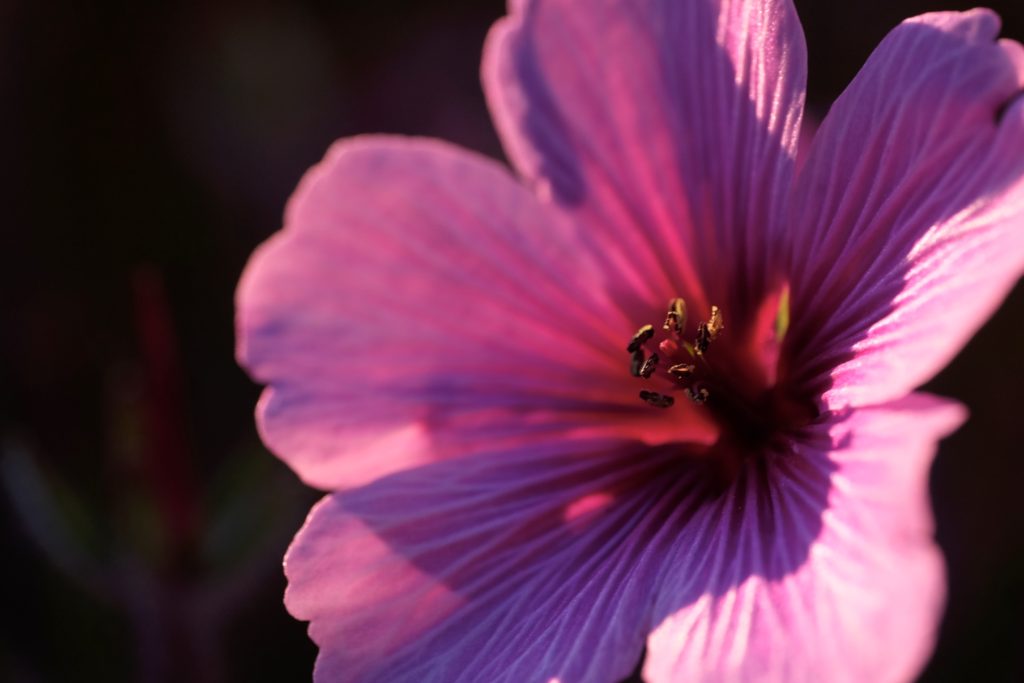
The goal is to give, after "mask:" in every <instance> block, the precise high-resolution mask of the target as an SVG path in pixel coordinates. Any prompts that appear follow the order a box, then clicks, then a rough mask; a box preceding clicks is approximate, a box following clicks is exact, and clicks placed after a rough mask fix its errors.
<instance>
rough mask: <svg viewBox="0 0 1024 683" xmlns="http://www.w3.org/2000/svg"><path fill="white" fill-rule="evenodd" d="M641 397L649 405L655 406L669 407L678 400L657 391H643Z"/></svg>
mask: <svg viewBox="0 0 1024 683" xmlns="http://www.w3.org/2000/svg"><path fill="white" fill-rule="evenodd" d="M640 398H641V399H642V400H643V401H645V402H646V403H647V404H648V405H652V406H654V407H655V408H668V407H669V406H671V405H672V404H673V403H675V402H676V400H675V399H674V398H672V397H671V396H666V395H665V394H659V393H658V392H656V391H641V392H640Z"/></svg>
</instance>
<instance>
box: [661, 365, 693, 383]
mask: <svg viewBox="0 0 1024 683" xmlns="http://www.w3.org/2000/svg"><path fill="white" fill-rule="evenodd" d="M696 369H697V366H696V365H690V364H689V363H679V364H677V365H673V366H672V367H670V368H669V369H668V374H670V375H672V376H673V377H675V378H676V379H689V378H691V377H693V373H694V371H696Z"/></svg>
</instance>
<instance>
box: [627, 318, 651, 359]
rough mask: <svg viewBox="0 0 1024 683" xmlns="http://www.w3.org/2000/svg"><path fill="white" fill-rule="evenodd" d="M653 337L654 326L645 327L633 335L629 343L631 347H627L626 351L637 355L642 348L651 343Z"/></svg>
mask: <svg viewBox="0 0 1024 683" xmlns="http://www.w3.org/2000/svg"><path fill="white" fill-rule="evenodd" d="M653 336H654V326H653V325H644V326H643V327H641V328H640V329H639V330H637V331H636V334H634V335H633V338H632V339H631V340H630V341H629V346H627V347H626V350H627V351H629V352H630V353H636V352H637V351H639V350H640V347H641V346H643V345H644V344H646V343H647V342H648V341H650V340H651V337H653Z"/></svg>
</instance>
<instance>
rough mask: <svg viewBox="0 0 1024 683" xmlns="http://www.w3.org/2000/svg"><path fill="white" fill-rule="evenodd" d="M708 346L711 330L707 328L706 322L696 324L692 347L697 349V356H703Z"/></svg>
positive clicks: (709, 344)
mask: <svg viewBox="0 0 1024 683" xmlns="http://www.w3.org/2000/svg"><path fill="white" fill-rule="evenodd" d="M709 346H711V331H710V330H708V324H707V323H701V324H700V325H697V338H696V339H695V340H694V342H693V348H694V349H695V350H696V351H697V355H698V356H703V355H704V352H706V351H707V350H708V347H709Z"/></svg>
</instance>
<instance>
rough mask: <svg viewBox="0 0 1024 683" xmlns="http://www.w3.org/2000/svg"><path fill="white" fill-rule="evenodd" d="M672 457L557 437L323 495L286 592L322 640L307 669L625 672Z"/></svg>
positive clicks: (396, 678)
mask: <svg viewBox="0 0 1024 683" xmlns="http://www.w3.org/2000/svg"><path fill="white" fill-rule="evenodd" d="M674 463H678V459H676V458H672V457H670V453H669V452H667V451H664V450H663V451H661V452H654V451H651V450H650V449H648V448H646V447H643V446H640V445H638V444H635V443H634V444H623V443H611V442H591V443H588V444H577V445H573V446H567V445H564V444H560V445H559V446H558V447H557V448H556V449H547V448H530V449H525V450H519V451H503V452H494V453H486V454H477V455H475V456H474V457H472V458H467V459H465V460H463V461H459V462H456V461H452V460H448V461H443V462H438V463H434V464H432V465H427V466H425V467H421V468H418V469H416V470H411V471H406V472H400V473H397V474H394V475H392V476H389V477H385V478H383V479H380V480H377V481H376V482H374V483H372V484H370V485H369V486H366V487H363V488H360V489H354V490H351V491H348V492H345V493H341V494H335V495H333V496H330V497H328V498H326V499H324V500H323V501H322V502H321V503H320V504H319V505H318V506H317V507H316V508H315V509H314V511H313V512H312V513H311V515H310V518H309V520H308V521H307V523H306V526H305V527H304V528H303V530H302V531H301V532H300V533H299V535H298V536H297V537H296V539H295V541H294V543H293V545H292V547H291V549H290V550H289V552H288V556H287V558H286V572H287V574H288V579H289V587H288V592H287V595H286V603H287V605H288V608H289V610H290V611H291V612H292V614H294V615H295V616H296V617H298V618H300V619H307V620H310V621H311V622H312V623H311V625H310V635H311V636H312V638H313V639H314V640H315V641H316V642H317V644H318V645H319V646H320V656H319V658H318V660H317V665H316V672H315V678H316V680H317V681H324V682H327V681H331V682H335V681H352V680H359V681H380V682H387V683H400V682H406V683H454V682H459V681H461V682H469V681H474V682H475V681H489V682H495V683H497V682H502V681H505V682H508V683H513V682H514V683H518V682H520V681H544V682H546V681H550V680H558V681H561V682H562V683H593V682H600V681H606V682H608V683H613V682H614V681H617V680H620V679H622V678H624V677H626V676H627V675H628V674H629V672H630V671H631V670H633V668H634V667H635V666H636V665H637V663H638V662H639V660H640V656H641V653H642V651H643V646H644V639H645V637H646V635H647V631H648V629H649V626H650V622H649V611H650V602H651V600H650V590H651V587H652V585H653V583H654V582H655V580H656V578H657V573H658V570H659V568H660V567H661V553H659V550H663V549H664V548H666V547H667V544H668V542H669V539H670V538H671V537H670V535H669V534H668V532H667V531H666V530H663V528H662V526H663V525H662V523H661V522H662V521H664V519H666V518H667V517H668V516H669V513H670V510H669V507H668V506H669V503H670V502H671V499H670V498H668V497H666V496H665V495H664V493H665V491H667V490H669V489H672V488H673V487H675V486H678V485H679V481H680V479H681V478H680V477H679V476H674V475H679V474H680V473H682V472H684V471H681V470H680V469H679V467H678V466H677V465H676V464H674ZM659 475H662V476H659ZM683 477H684V478H685V474H683Z"/></svg>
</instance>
